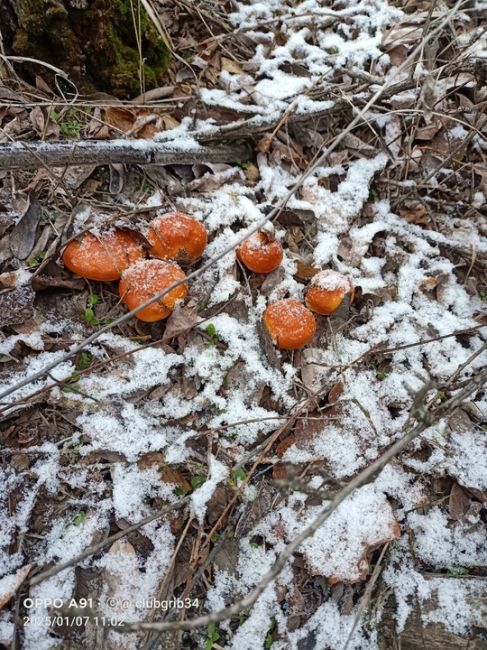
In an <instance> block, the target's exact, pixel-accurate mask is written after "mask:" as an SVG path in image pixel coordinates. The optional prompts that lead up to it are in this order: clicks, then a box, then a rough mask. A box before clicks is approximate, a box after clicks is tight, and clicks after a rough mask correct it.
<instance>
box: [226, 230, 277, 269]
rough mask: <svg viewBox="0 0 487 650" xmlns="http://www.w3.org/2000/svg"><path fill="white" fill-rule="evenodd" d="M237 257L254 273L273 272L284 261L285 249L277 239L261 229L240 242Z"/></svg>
mask: <svg viewBox="0 0 487 650" xmlns="http://www.w3.org/2000/svg"><path fill="white" fill-rule="evenodd" d="M237 257H238V259H239V260H240V261H241V262H242V264H245V266H246V267H247V268H248V269H250V270H251V271H254V273H271V271H274V270H275V269H277V267H278V266H279V264H280V263H281V262H282V258H283V250H282V246H281V244H280V242H279V241H278V240H277V239H274V238H271V237H269V236H268V235H267V234H266V233H265V232H262V231H259V232H256V233H254V234H253V235H251V236H250V237H249V238H248V239H246V240H245V241H244V242H242V243H241V244H240V246H239V247H238V248H237Z"/></svg>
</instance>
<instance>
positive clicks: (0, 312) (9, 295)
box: [0, 284, 35, 327]
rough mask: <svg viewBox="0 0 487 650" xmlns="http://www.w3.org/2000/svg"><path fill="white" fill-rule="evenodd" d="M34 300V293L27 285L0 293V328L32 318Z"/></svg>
mask: <svg viewBox="0 0 487 650" xmlns="http://www.w3.org/2000/svg"><path fill="white" fill-rule="evenodd" d="M34 298H35V293H34V291H33V289H32V287H31V286H30V285H28V284H24V285H22V286H19V287H15V289H11V290H10V291H4V292H3V293H0V326H1V327H5V326H6V325H15V324H17V323H23V322H24V321H26V320H29V319H30V318H32V316H33V315H34Z"/></svg>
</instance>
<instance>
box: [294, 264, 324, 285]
mask: <svg viewBox="0 0 487 650" xmlns="http://www.w3.org/2000/svg"><path fill="white" fill-rule="evenodd" d="M320 271H321V269H320V268H318V267H317V266H311V265H310V264H304V263H303V262H301V261H300V260H296V273H295V274H294V275H295V276H296V277H297V278H298V279H299V280H311V278H312V277H314V276H315V275H316V274H317V273H319V272H320Z"/></svg>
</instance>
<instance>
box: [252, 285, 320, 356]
mask: <svg viewBox="0 0 487 650" xmlns="http://www.w3.org/2000/svg"><path fill="white" fill-rule="evenodd" d="M264 325H265V326H266V328H267V331H268V332H269V334H270V335H271V337H272V339H273V340H274V342H275V344H276V345H277V347H278V348H281V350H295V349H297V348H302V347H303V346H304V345H306V344H307V343H309V342H310V341H311V339H312V338H313V336H314V335H315V332H316V319H315V317H314V315H313V314H312V313H311V312H310V311H309V309H306V307H305V306H304V305H303V303H301V302H299V300H294V299H293V298H288V299H286V300H278V301H277V302H274V303H272V305H269V307H267V309H266V310H265V312H264Z"/></svg>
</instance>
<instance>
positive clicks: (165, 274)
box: [119, 260, 188, 322]
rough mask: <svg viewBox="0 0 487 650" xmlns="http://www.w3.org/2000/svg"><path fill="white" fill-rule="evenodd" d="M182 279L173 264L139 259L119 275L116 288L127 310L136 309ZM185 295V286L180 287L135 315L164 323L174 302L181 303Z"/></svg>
mask: <svg viewBox="0 0 487 650" xmlns="http://www.w3.org/2000/svg"><path fill="white" fill-rule="evenodd" d="M185 278H186V274H185V273H184V271H183V270H182V269H181V268H180V267H179V266H178V265H177V264H176V263H174V262H165V261H164V260H142V261H140V262H138V263H137V264H135V265H134V266H131V267H130V268H129V269H127V270H126V271H125V272H124V273H123V274H122V279H121V280H120V286H119V293H120V298H121V300H122V301H123V302H124V303H125V304H126V305H127V307H128V308H129V309H130V310H132V309H136V308H137V307H139V306H140V305H142V304H143V303H144V302H147V300H150V299H151V298H154V296H156V295H157V294H158V293H161V292H162V291H164V289H168V288H169V287H170V286H171V285H172V284H174V283H175V282H177V281H178V280H184V279H185ZM187 295H188V287H187V285H186V284H185V283H183V284H180V285H178V286H177V287H174V289H171V291H169V293H168V294H166V295H165V296H163V297H162V298H160V299H159V300H157V301H156V302H153V303H152V305H149V306H148V307H144V309H141V310H140V311H139V312H137V314H136V316H137V318H138V319H140V320H143V321H147V322H154V321H158V320H164V319H165V318H167V317H168V316H169V314H170V313H171V311H172V310H173V309H174V305H175V304H176V302H177V301H178V300H183V299H184V298H185V297H186V296H187Z"/></svg>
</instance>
